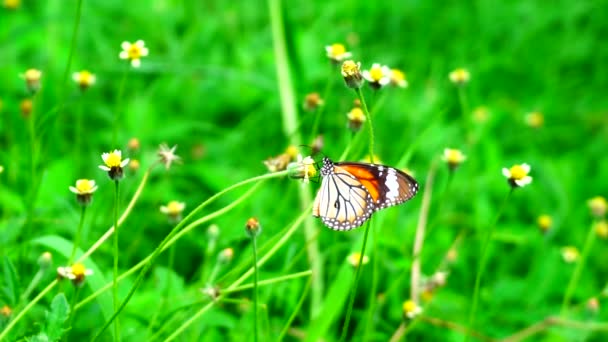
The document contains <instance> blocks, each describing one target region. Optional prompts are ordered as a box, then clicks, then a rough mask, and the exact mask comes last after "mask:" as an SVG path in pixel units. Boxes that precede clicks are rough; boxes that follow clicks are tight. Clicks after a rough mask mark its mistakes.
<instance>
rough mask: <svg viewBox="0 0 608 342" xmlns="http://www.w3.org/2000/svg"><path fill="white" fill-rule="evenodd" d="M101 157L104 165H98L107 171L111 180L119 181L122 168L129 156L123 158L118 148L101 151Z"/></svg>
mask: <svg viewBox="0 0 608 342" xmlns="http://www.w3.org/2000/svg"><path fill="white" fill-rule="evenodd" d="M101 159H103V162H104V163H105V165H99V168H100V169H102V170H104V171H108V176H110V179H111V180H114V181H119V180H120V179H121V178H122V177H123V176H124V172H123V169H122V168H123V167H125V166H126V165H127V164H128V163H129V158H127V159H124V160H123V159H122V152H121V151H120V150H114V151H112V152H109V153H103V154H102V155H101Z"/></svg>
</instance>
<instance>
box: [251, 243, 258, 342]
mask: <svg viewBox="0 0 608 342" xmlns="http://www.w3.org/2000/svg"><path fill="white" fill-rule="evenodd" d="M251 243H252V247H253V341H255V342H257V340H258V248H257V244H256V236H255V233H253V234H251Z"/></svg>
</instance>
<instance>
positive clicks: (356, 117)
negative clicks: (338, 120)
mask: <svg viewBox="0 0 608 342" xmlns="http://www.w3.org/2000/svg"><path fill="white" fill-rule="evenodd" d="M347 116H348V119H349V120H350V121H356V122H363V121H365V114H363V110H362V109H361V108H359V107H355V108H353V109H351V111H350V112H348V115H347Z"/></svg>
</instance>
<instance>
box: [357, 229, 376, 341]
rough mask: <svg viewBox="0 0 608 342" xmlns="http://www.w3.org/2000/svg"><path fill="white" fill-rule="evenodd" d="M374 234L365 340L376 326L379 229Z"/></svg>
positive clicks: (367, 339) (364, 332)
mask: <svg viewBox="0 0 608 342" xmlns="http://www.w3.org/2000/svg"><path fill="white" fill-rule="evenodd" d="M373 234H374V236H373V239H372V253H371V259H372V265H371V266H372V288H371V290H370V291H369V305H368V308H367V320H366V324H365V329H364V330H363V341H369V340H370V339H369V332H370V331H371V330H373V327H374V322H375V320H374V311H375V309H376V305H375V304H376V303H375V300H376V292H377V291H378V260H379V259H380V257H379V256H378V248H377V246H378V236H377V230H374V232H373ZM361 260H362V257H361V258H360V260H359V265H361Z"/></svg>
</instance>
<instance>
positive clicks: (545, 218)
mask: <svg viewBox="0 0 608 342" xmlns="http://www.w3.org/2000/svg"><path fill="white" fill-rule="evenodd" d="M552 224H553V220H552V219H551V216H549V215H541V216H539V217H538V226H539V227H540V228H541V229H542V230H548V229H549V228H551V225H552Z"/></svg>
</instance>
